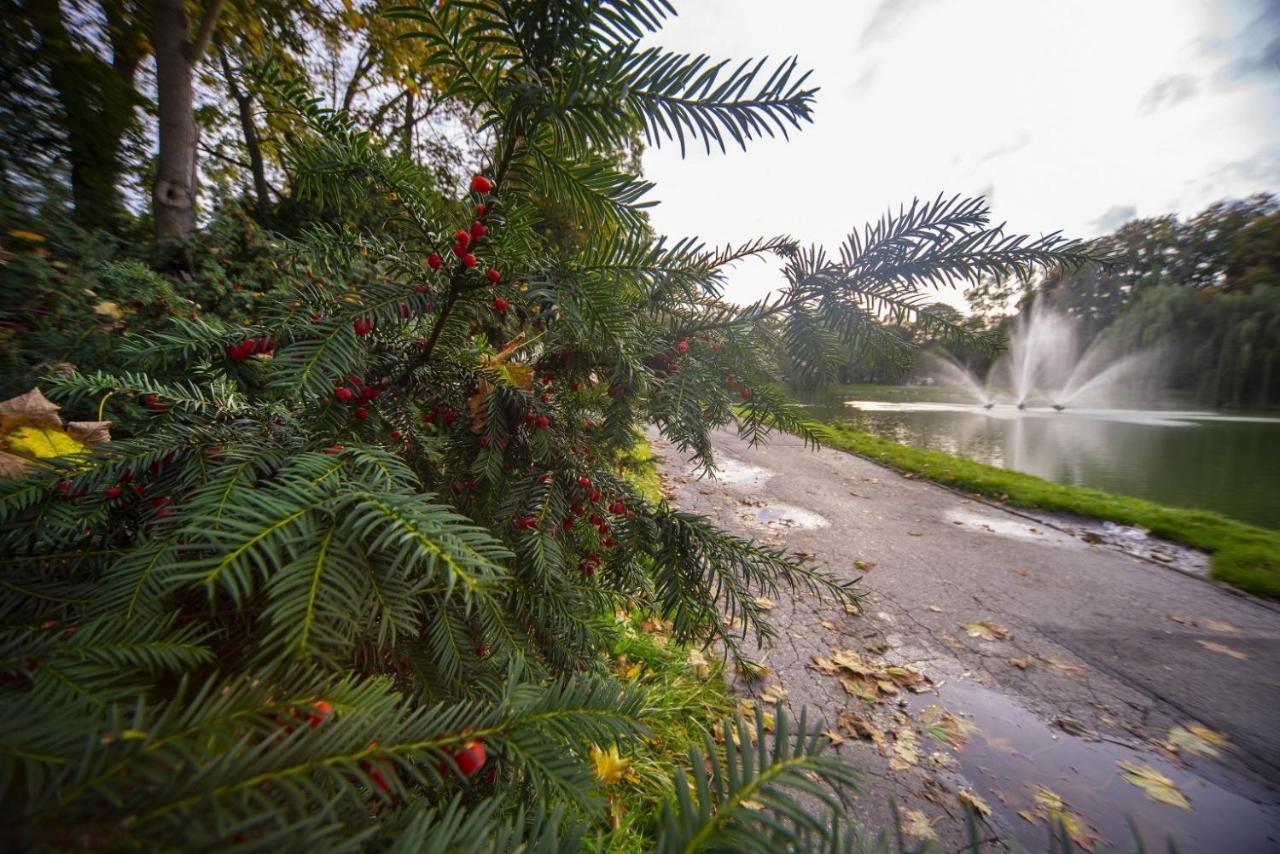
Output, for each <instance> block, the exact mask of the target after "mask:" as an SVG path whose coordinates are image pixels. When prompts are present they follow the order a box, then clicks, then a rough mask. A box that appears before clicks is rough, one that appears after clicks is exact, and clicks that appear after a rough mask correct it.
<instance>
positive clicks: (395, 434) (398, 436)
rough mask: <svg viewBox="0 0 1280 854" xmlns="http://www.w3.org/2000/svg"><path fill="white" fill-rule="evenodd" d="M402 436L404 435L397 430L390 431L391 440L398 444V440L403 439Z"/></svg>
mask: <svg viewBox="0 0 1280 854" xmlns="http://www.w3.org/2000/svg"><path fill="white" fill-rule="evenodd" d="M403 436H404V434H403V433H401V432H400V431H399V430H392V431H391V438H392V439H393V440H395V441H397V442H399V441H400V439H401V437H403Z"/></svg>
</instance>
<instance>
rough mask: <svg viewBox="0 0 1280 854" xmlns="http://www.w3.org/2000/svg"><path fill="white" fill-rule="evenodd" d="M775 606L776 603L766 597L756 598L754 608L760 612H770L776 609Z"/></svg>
mask: <svg viewBox="0 0 1280 854" xmlns="http://www.w3.org/2000/svg"><path fill="white" fill-rule="evenodd" d="M777 604H778V603H776V602H774V601H773V600H772V599H770V598H769V597H768V596H757V597H756V607H757V608H759V609H760V610H761V611H772V610H773V609H774V608H775V607H777Z"/></svg>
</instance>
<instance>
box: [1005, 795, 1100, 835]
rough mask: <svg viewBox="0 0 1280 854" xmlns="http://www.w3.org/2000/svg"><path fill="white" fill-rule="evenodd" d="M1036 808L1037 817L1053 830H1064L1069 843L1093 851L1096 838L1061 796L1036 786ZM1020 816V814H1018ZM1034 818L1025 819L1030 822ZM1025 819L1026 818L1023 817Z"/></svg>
mask: <svg viewBox="0 0 1280 854" xmlns="http://www.w3.org/2000/svg"><path fill="white" fill-rule="evenodd" d="M1035 800H1036V807H1037V810H1038V816H1039V817H1043V818H1044V819H1045V820H1046V821H1048V822H1049V825H1050V826H1051V827H1054V828H1061V829H1062V830H1065V831H1066V833H1067V835H1068V836H1070V837H1071V841H1072V842H1074V843H1075V844H1076V845H1079V846H1080V847H1081V848H1085V849H1088V850H1093V845H1094V843H1095V842H1097V841H1098V840H1097V837H1096V836H1095V835H1094V833H1093V829H1092V828H1091V827H1089V824H1088V822H1086V821H1085V820H1084V817H1083V816H1082V815H1080V814H1079V813H1078V812H1076V811H1075V810H1073V809H1071V807H1069V806H1067V802H1066V801H1064V800H1063V799H1062V796H1061V795H1059V794H1058V793H1057V792H1055V791H1053V790H1052V789H1047V788H1045V787H1044V786H1036V789H1035ZM1019 815H1022V813H1019ZM1035 817H1036V816H1033V817H1032V818H1029V819H1027V820H1028V821H1032V819H1034V818H1035ZM1023 818H1026V816H1023Z"/></svg>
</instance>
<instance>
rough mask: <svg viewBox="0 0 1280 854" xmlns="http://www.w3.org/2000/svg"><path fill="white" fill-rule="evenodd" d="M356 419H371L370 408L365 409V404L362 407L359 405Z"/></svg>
mask: <svg viewBox="0 0 1280 854" xmlns="http://www.w3.org/2000/svg"><path fill="white" fill-rule="evenodd" d="M356 420H358V421H368V420H369V410H367V409H365V408H364V407H363V406H361V407H359V408H358V409H356Z"/></svg>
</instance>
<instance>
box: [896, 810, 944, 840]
mask: <svg viewBox="0 0 1280 854" xmlns="http://www.w3.org/2000/svg"><path fill="white" fill-rule="evenodd" d="M900 812H901V814H902V818H903V821H902V832H903V833H905V834H906V835H907V836H910V837H913V838H915V839H931V840H933V841H934V842H937V841H938V834H937V833H936V832H935V831H934V829H933V822H932V821H931V820H930V819H929V816H927V815H925V814H924V812H923V811H922V810H917V809H912V808H911V807H903V808H902V809H901V810H900Z"/></svg>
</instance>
